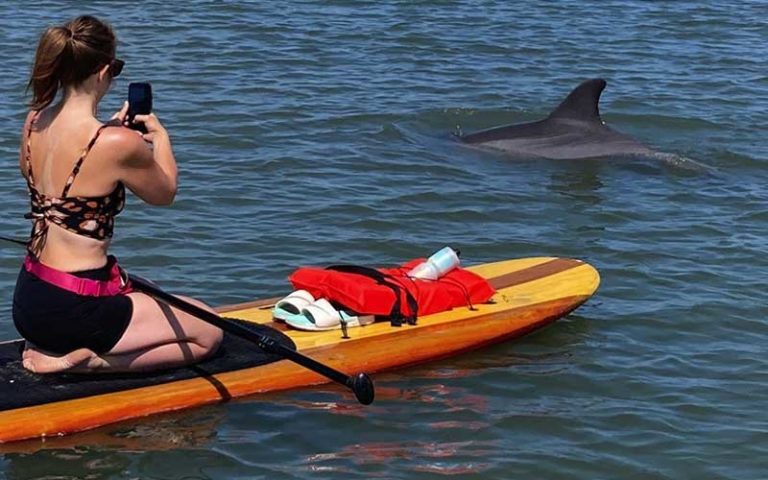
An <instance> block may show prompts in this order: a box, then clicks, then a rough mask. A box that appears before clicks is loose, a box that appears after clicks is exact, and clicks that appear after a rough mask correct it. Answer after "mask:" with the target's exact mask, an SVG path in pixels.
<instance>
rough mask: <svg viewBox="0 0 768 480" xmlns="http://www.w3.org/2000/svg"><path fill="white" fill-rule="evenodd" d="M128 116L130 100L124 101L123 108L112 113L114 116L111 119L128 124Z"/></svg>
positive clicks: (121, 123) (114, 121)
mask: <svg viewBox="0 0 768 480" xmlns="http://www.w3.org/2000/svg"><path fill="white" fill-rule="evenodd" d="M127 116H128V101H127V100H126V101H125V102H123V108H121V109H120V110H119V111H118V112H117V113H115V114H114V115H112V118H110V121H111V122H113V123H118V122H119V123H120V125H125V126H128V120H127V119H126V117H127Z"/></svg>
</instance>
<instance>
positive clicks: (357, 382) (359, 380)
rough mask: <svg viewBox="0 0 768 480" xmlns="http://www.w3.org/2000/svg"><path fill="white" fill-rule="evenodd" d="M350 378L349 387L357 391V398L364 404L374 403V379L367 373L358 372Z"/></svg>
mask: <svg viewBox="0 0 768 480" xmlns="http://www.w3.org/2000/svg"><path fill="white" fill-rule="evenodd" d="M349 378H350V384H349V385H348V386H349V388H351V389H352V391H353V392H354V393H355V396H356V397H357V400H358V401H359V402H360V403H362V404H363V405H370V404H371V403H373V398H374V396H375V391H374V388H373V380H371V377H369V376H368V375H366V374H365V373H362V372H361V373H358V374H357V375H355V376H354V377H349Z"/></svg>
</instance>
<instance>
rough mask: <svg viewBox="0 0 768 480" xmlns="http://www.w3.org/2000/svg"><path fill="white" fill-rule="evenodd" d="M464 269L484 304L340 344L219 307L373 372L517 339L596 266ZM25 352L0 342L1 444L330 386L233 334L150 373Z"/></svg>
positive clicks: (265, 303) (555, 313)
mask: <svg viewBox="0 0 768 480" xmlns="http://www.w3.org/2000/svg"><path fill="white" fill-rule="evenodd" d="M467 268H468V269H469V270H472V271H474V272H476V273H478V274H479V275H481V276H483V277H484V278H486V279H488V280H489V282H490V283H491V284H492V285H493V287H494V288H495V289H496V291H497V292H496V294H495V295H494V296H493V298H492V299H491V301H490V302H488V303H485V304H480V305H474V308H472V309H471V308H468V307H462V308H455V309H453V310H450V311H447V312H441V313H437V314H433V315H427V316H423V317H419V319H418V323H417V324H416V325H403V326H401V327H393V326H392V325H390V323H389V322H385V321H380V322H376V323H373V324H370V325H366V326H361V327H355V328H350V329H348V336H349V338H342V332H341V330H340V329H339V330H331V331H326V332H305V331H299V330H293V329H290V328H288V327H287V326H285V325H284V324H282V323H276V322H273V321H272V315H271V309H272V306H273V304H274V302H275V301H277V300H278V299H277V298H272V299H265V300H257V301H254V302H248V303H244V304H238V305H229V306H223V307H220V308H218V309H217V311H218V312H219V313H220V314H221V315H222V316H224V317H227V318H233V319H237V320H236V321H239V322H241V323H242V324H243V325H247V326H248V328H250V329H253V330H254V331H256V332H258V333H260V334H263V335H269V336H270V337H271V338H273V339H274V340H275V341H277V342H280V343H282V344H284V345H287V346H290V347H292V348H296V349H297V350H298V351H300V352H302V353H303V354H305V355H307V356H310V357H312V358H314V359H316V360H318V361H320V362H322V363H325V364H327V365H329V366H331V367H333V368H336V369H338V370H341V371H343V372H346V373H348V374H354V373H357V372H367V373H375V372H381V371H384V370H390V369H395V368H401V367H405V366H408V365H414V364H417V363H423V362H427V361H430V360H435V359H440V358H446V357H449V356H452V355H456V354H458V353H462V352H465V351H469V350H473V349H477V348H479V347H482V346H484V345H489V344H493V343H498V342H502V341H505V340H508V339H512V338H516V337H520V336H522V335H525V334H527V333H530V332H532V331H534V330H537V329H539V328H542V327H544V326H546V325H548V324H549V323H551V322H553V321H554V320H556V319H558V318H561V317H563V316H564V315H566V314H568V313H569V312H571V311H572V310H574V309H575V308H577V307H578V306H579V305H581V304H582V303H584V302H585V301H586V300H587V299H589V298H590V297H591V296H592V295H593V294H594V292H595V291H596V290H597V287H598V285H599V283H600V276H599V274H598V272H597V270H596V269H595V268H593V267H592V266H590V265H589V264H587V263H584V262H582V261H580V260H574V259H567V258H554V257H537V258H524V259H515V260H505V261H500V262H493V263H486V264H481V265H475V266H471V267H467ZM22 348H23V342H22V341H21V340H15V341H9V342H4V343H0V443H2V442H12V441H17V440H23V439H29V438H36V437H51V436H61V435H65V434H70V433H74V432H80V431H84V430H89V429H92V428H96V427H99V426H102V425H107V424H111V423H115V422H120V421H124V420H130V419H135V418H139V417H144V416H148V415H153V414H158V413H162V412H170V411H177V410H182V409H186V408H192V407H197V406H201V405H208V404H212V403H218V402H224V401H227V400H230V399H232V398H237V397H242V396H246V395H252V394H256V393H261V392H269V391H275V390H285V389H291V388H298V387H303V386H309V385H317V384H321V383H326V382H328V381H329V380H328V379H327V378H325V377H323V376H320V375H318V374H316V373H314V372H312V371H309V370H307V369H305V368H303V367H301V366H299V365H296V364H295V363H292V362H290V361H287V360H282V359H280V358H279V357H277V356H275V355H272V354H266V353H264V352H263V351H261V350H260V349H259V348H257V347H256V346H255V345H254V344H252V343H250V342H247V341H245V340H243V339H241V338H238V337H234V336H231V335H225V339H224V341H223V343H222V347H221V349H220V351H219V352H218V353H217V355H216V356H215V357H214V358H212V359H210V360H207V361H205V362H202V363H199V364H197V365H193V366H189V367H186V368H181V369H176V370H173V371H166V372H156V373H152V374H146V373H144V374H100V375H82V374H80V375H77V374H53V375H36V374H32V373H30V372H27V371H26V370H25V369H24V368H23V367H22V366H21V360H20V352H21V350H22ZM345 394H347V393H345ZM350 395H351V394H350ZM350 401H354V400H353V399H351V398H350Z"/></svg>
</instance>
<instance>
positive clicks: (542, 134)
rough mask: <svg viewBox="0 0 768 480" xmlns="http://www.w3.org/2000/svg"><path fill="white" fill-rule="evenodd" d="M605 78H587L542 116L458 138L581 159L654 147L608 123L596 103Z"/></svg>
mask: <svg viewBox="0 0 768 480" xmlns="http://www.w3.org/2000/svg"><path fill="white" fill-rule="evenodd" d="M605 86H606V82H605V80H603V79H602V78H595V79H592V80H587V81H585V82H583V83H582V84H581V85H579V86H578V87H576V88H575V89H573V91H571V93H570V94H569V95H568V96H567V97H566V99H565V100H563V102H562V103H561V104H560V105H559V106H558V107H557V108H556V109H555V110H554V111H552V113H550V114H549V116H548V117H547V118H545V119H544V120H540V121H538V122H532V123H521V124H515V125H506V126H502V127H495V128H491V129H489V130H483V131H481V132H476V133H472V134H469V135H464V136H460V137H459V138H460V139H461V141H463V142H465V143H467V144H470V145H474V146H478V147H484V148H491V149H495V150H501V151H504V152H505V153H508V154H510V155H513V156H517V157H543V158H551V159H580V158H595V157H611V156H627V155H643V156H653V155H655V154H656V152H655V151H654V150H652V149H651V148H649V147H647V146H645V145H643V144H642V143H640V142H638V141H637V140H635V139H634V138H632V137H630V136H629V135H625V134H623V133H620V132H617V131H616V130H613V129H611V128H610V127H608V126H607V125H606V124H605V122H603V120H602V119H601V118H600V110H599V108H598V103H599V102H600V94H601V93H602V92H603V89H604V88H605Z"/></svg>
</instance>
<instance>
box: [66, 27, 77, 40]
mask: <svg viewBox="0 0 768 480" xmlns="http://www.w3.org/2000/svg"><path fill="white" fill-rule="evenodd" d="M63 28H64V31H65V32H67V37H69V38H67V40H73V39H74V38H75V32H73V31H72V29H71V28H69V27H63Z"/></svg>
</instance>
